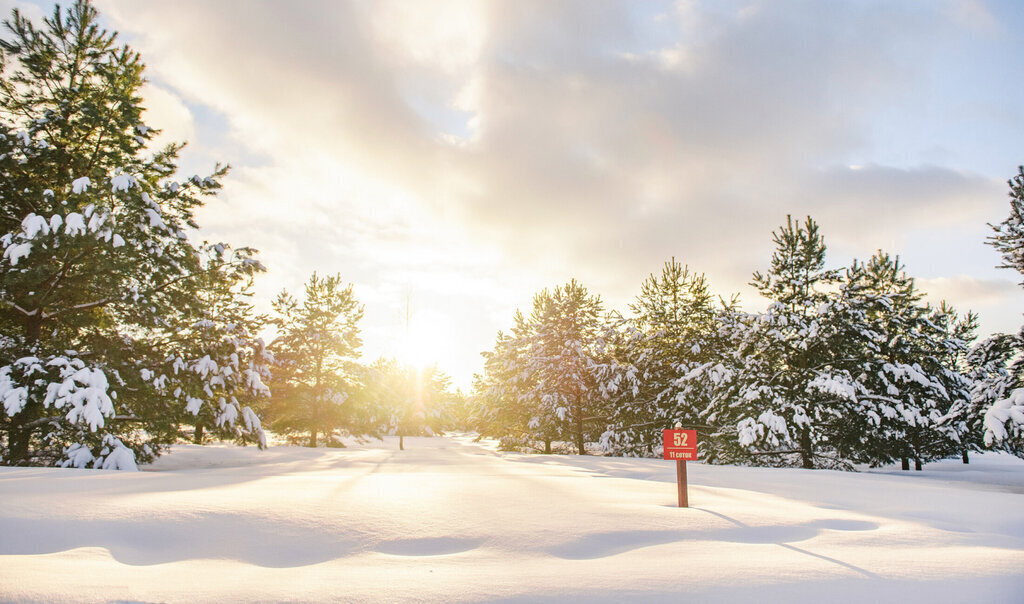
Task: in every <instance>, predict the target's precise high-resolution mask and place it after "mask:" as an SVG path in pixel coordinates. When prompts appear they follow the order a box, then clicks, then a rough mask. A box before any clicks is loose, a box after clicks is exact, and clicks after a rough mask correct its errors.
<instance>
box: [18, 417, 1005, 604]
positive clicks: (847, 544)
mask: <svg viewBox="0 0 1024 604" xmlns="http://www.w3.org/2000/svg"><path fill="white" fill-rule="evenodd" d="M405 443H406V450H405V451H399V450H398V446H397V438H392V437H388V438H387V439H385V440H384V441H370V442H368V443H364V444H358V443H353V442H349V443H346V444H348V445H349V446H348V448H345V449H306V448H299V447H270V448H268V449H267V450H265V451H259V450H257V449H255V448H251V447H250V448H239V447H234V446H227V445H221V446H212V447H197V446H179V447H175V448H174V449H173V450H172V452H171V453H170V454H169V455H166V456H164V457H162V458H160V459H159V460H158V461H157V462H156V463H154V464H152V465H150V466H144V467H142V468H141V469H142V470H143V471H142V472H136V473H119V472H109V471H102V470H100V471H88V472H85V471H79V470H71V469H59V468H58V469H40V468H0V501H3V502H4V505H3V506H0V535H2V537H0V557H2V558H0V559H2V560H3V564H0V601H18V602H49V601H76V602H78V601H81V602H93V601H95V602H100V601H111V600H133V601H138V600H143V601H167V602H193V601H207V602H212V601H254V600H255V601H325V602H326V601H338V600H344V601H354V602H362V601H366V602H377V601H427V602H468V601H481V600H487V601H495V600H500V601H524V602H534V601H551V602H555V601H559V602H561V601H565V600H587V601H594V602H621V601H652V602H655V601H656V602H665V601H682V600H683V599H687V600H695V601H701V602H728V601H766V600H767V601H771V600H786V601H793V602H821V601H830V602H835V601H839V602H861V603H863V602H872V601H899V600H906V601H922V600H928V599H936V600H940V601H986V602H1000V601H1005V602H1010V601H1019V593H1020V588H1021V586H1022V585H1024V520H1022V518H1021V515H1020V513H1019V510H1020V509H1021V504H1022V503H1024V462H1021V460H1018V459H1015V458H1011V457H1008V456H1005V455H981V456H976V458H975V459H973V460H972V463H971V464H970V465H969V466H964V465H962V464H960V463H959V462H956V463H952V462H944V463H940V464H931V465H929V466H926V468H927V470H926V471H924V472H910V473H907V472H898V471H893V470H889V469H885V470H881V471H874V472H864V473H842V472H829V471H820V470H819V471H808V470H796V469H763V468H742V467H727V466H705V465H703V464H699V463H690V464H689V465H688V469H689V477H690V501H691V506H692V507H690V508H688V509H680V508H678V507H676V505H675V484H674V481H675V468H674V464H672V463H671V462H665V461H661V460H656V459H623V458H608V457H580V456H552V455H532V456H530V455H519V454H509V453H501V452H498V451H497V450H496V448H495V443H494V442H492V441H480V442H477V441H474V440H473V438H472V437H471V435H455V436H452V437H446V438H406V439H405Z"/></svg>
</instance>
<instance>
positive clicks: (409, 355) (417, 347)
mask: <svg viewBox="0 0 1024 604" xmlns="http://www.w3.org/2000/svg"><path fill="white" fill-rule="evenodd" d="M399 360H400V361H402V362H403V363H405V364H406V365H409V366H411V367H414V368H416V369H424V368H426V367H429V366H430V365H434V364H436V363H437V359H436V356H435V350H434V347H433V346H432V344H431V342H430V341H429V339H427V338H425V337H422V336H421V335H417V334H416V333H415V332H411V333H409V334H407V335H406V336H405V337H404V338H403V341H402V346H401V349H400V351H399Z"/></svg>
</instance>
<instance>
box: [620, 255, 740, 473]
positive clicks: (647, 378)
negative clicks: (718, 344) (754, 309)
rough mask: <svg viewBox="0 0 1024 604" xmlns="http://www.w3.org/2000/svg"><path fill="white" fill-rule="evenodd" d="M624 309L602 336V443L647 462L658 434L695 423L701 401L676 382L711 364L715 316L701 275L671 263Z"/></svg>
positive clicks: (658, 440)
mask: <svg viewBox="0 0 1024 604" xmlns="http://www.w3.org/2000/svg"><path fill="white" fill-rule="evenodd" d="M734 302H735V300H734ZM630 310H631V311H632V317H631V318H630V319H628V320H624V321H619V322H618V323H619V328H618V330H616V331H614V332H612V333H611V334H610V335H608V336H606V337H605V339H606V340H607V341H608V342H609V349H610V351H611V355H610V356H611V358H612V360H611V362H610V363H609V364H608V365H607V369H606V371H605V373H604V376H603V379H604V381H605V385H604V388H605V390H606V395H607V396H608V397H609V398H610V400H611V402H610V404H609V413H610V414H611V417H610V418H609V424H608V429H607V431H606V432H605V434H604V435H603V436H602V444H603V445H604V447H605V449H606V450H608V451H611V452H614V453H616V454H620V455H622V454H625V455H636V456H652V455H655V454H657V451H658V449H659V448H660V446H661V430H662V429H664V428H671V427H673V426H676V425H680V426H685V427H688V428H690V427H695V426H696V424H697V423H699V419H698V418H699V415H700V412H701V411H703V409H704V408H705V407H706V403H707V401H705V400H703V399H699V398H695V397H691V396H686V395H684V392H683V390H682V389H681V388H680V386H679V385H678V384H677V379H678V377H679V376H680V375H681V374H684V375H685V374H687V373H689V372H690V371H691V370H693V369H694V368H695V367H697V366H699V365H702V364H704V363H706V362H707V361H708V360H709V359H710V358H712V353H713V350H712V344H711V342H712V339H713V336H714V334H715V332H716V331H717V328H718V324H717V322H716V317H717V312H716V306H715V302H714V296H713V295H712V294H711V292H710V290H709V288H708V284H707V280H706V279H705V277H704V275H701V274H697V273H691V272H690V270H689V268H688V267H685V266H683V265H682V264H680V263H679V262H677V261H676V259H675V258H672V259H671V260H670V261H669V262H666V263H665V265H664V266H663V267H662V271H661V274H660V275H654V274H652V275H650V276H649V277H648V278H647V279H646V280H645V281H644V282H643V284H642V285H641V288H640V294H639V295H638V296H637V298H636V300H635V301H634V302H633V304H631V305H630Z"/></svg>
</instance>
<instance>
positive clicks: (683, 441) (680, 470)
mask: <svg viewBox="0 0 1024 604" xmlns="http://www.w3.org/2000/svg"><path fill="white" fill-rule="evenodd" d="M662 434H663V435H664V438H665V442H664V450H665V459H669V460H675V462H676V482H677V485H678V487H679V507H681V508H685V507H689V501H688V497H687V493H686V460H687V459H692V460H696V459H697V431H696V430H664V431H662Z"/></svg>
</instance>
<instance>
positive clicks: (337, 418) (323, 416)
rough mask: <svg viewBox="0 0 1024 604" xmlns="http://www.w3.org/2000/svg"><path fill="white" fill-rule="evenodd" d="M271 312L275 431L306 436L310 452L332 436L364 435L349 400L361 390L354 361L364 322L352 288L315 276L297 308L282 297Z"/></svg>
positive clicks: (270, 408)
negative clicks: (338, 432) (338, 433)
mask: <svg viewBox="0 0 1024 604" xmlns="http://www.w3.org/2000/svg"><path fill="white" fill-rule="evenodd" d="M273 309H274V312H275V316H274V317H273V318H272V319H271V321H270V322H271V323H272V324H273V325H274V326H276V327H277V335H276V337H275V338H274V339H273V340H272V341H271V342H270V344H269V346H268V348H269V350H270V352H271V353H272V354H273V356H274V364H273V370H272V376H271V382H270V384H271V391H272V392H273V395H272V397H271V400H270V402H269V404H268V406H267V417H268V419H269V420H270V422H271V425H272V426H273V427H274V430H275V431H281V432H283V433H287V434H292V435H297V434H307V435H308V437H309V438H308V441H307V443H308V445H309V446H310V447H315V446H317V443H318V436H319V435H320V434H323V435H324V436H327V437H330V436H331V435H332V434H334V432H335V430H343V431H345V432H348V433H349V434H354V435H357V434H361V433H363V432H364V431H365V430H366V426H365V425H364V423H363V422H362V421H361V419H360V418H361V417H363V416H364V415H365V414H363V413H362V412H361V410H360V409H358V408H357V407H358V405H357V404H356V403H355V400H349V399H350V398H351V397H352V396H353V394H354V393H355V392H356V391H357V390H358V389H359V388H360V387H361V386H360V385H359V384H357V383H356V382H357V380H358V377H359V375H360V373H361V372H360V371H359V368H358V367H357V366H356V359H357V358H358V356H359V347H360V346H361V345H362V340H361V339H360V337H359V320H360V319H362V317H363V307H362V305H361V304H359V302H358V301H357V300H356V298H355V295H354V294H353V292H352V285H351V284H348V285H343V284H342V280H341V275H329V276H327V277H323V278H321V277H319V276H318V275H317V274H316V273H313V275H312V276H311V277H310V278H309V281H307V282H306V286H305V298H304V299H303V301H302V302H301V303H299V301H297V300H296V299H295V298H293V297H292V296H291V295H290V294H289V293H288V292H287V291H282V292H281V293H280V294H279V295H278V296H277V298H276V299H275V300H274V302H273Z"/></svg>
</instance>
